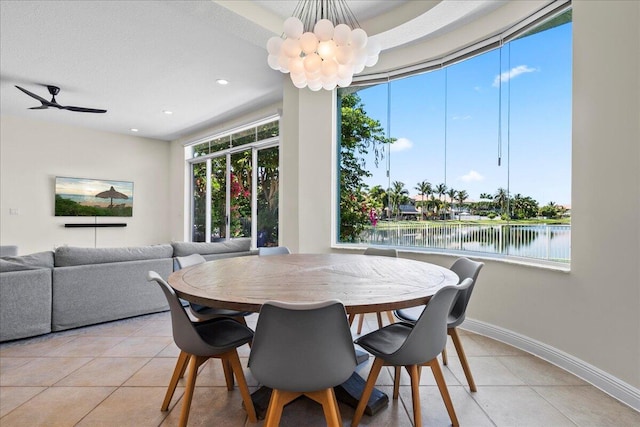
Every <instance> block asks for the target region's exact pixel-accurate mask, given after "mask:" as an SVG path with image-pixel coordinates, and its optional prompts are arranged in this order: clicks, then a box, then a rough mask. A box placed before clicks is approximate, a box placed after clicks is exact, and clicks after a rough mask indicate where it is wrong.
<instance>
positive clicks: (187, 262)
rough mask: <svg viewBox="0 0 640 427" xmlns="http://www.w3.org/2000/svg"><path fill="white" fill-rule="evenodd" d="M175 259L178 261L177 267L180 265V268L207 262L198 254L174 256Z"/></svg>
mask: <svg viewBox="0 0 640 427" xmlns="http://www.w3.org/2000/svg"><path fill="white" fill-rule="evenodd" d="M176 261H177V262H178V267H180V269H183V268H186V267H191V266H192V265H198V264H202V263H203V262H207V260H206V259H204V257H203V256H202V255H200V254H191V255H188V256H178V257H176Z"/></svg>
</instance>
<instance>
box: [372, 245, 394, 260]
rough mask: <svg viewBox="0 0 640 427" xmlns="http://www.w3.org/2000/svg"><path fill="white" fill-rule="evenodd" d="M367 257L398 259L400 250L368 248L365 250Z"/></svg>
mask: <svg viewBox="0 0 640 427" xmlns="http://www.w3.org/2000/svg"><path fill="white" fill-rule="evenodd" d="M364 254H365V255H376V256H388V257H393V258H398V250H397V249H395V248H374V247H368V248H367V249H365V250H364Z"/></svg>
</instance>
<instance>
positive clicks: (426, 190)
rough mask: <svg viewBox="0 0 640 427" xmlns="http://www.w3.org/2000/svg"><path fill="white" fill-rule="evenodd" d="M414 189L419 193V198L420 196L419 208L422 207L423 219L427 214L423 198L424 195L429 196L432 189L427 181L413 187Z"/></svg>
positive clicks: (426, 203) (425, 202) (425, 201)
mask: <svg viewBox="0 0 640 427" xmlns="http://www.w3.org/2000/svg"><path fill="white" fill-rule="evenodd" d="M415 189H416V190H417V191H418V193H420V196H421V201H420V206H421V207H422V215H421V217H422V218H424V217H425V215H426V214H427V206H428V202H427V200H426V198H425V195H426V196H430V195H431V193H433V189H432V188H431V183H430V182H429V181H422V182H419V183H418V185H416V186H415Z"/></svg>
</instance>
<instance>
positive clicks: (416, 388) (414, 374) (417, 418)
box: [407, 365, 422, 427]
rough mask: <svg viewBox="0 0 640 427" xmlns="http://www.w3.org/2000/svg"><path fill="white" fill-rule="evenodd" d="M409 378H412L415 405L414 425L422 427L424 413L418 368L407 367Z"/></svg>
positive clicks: (413, 366) (412, 397)
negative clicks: (421, 404)
mask: <svg viewBox="0 0 640 427" xmlns="http://www.w3.org/2000/svg"><path fill="white" fill-rule="evenodd" d="M407 371H409V376H410V377H411V401H412V403H413V425H414V426H415V427H422V411H421V409H420V375H419V374H418V366H417V365H411V366H407Z"/></svg>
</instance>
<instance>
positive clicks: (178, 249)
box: [171, 238, 251, 256]
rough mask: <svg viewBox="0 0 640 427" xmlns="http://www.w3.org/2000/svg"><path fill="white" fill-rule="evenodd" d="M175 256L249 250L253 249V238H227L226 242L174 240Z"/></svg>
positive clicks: (172, 244)
mask: <svg viewBox="0 0 640 427" xmlns="http://www.w3.org/2000/svg"><path fill="white" fill-rule="evenodd" d="M171 246H173V256H187V255H191V254H200V255H210V254H223V253H230V252H247V251H249V250H250V249H251V239H249V238H240V239H233V240H225V241H224V242H214V243H204V242H172V243H171Z"/></svg>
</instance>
